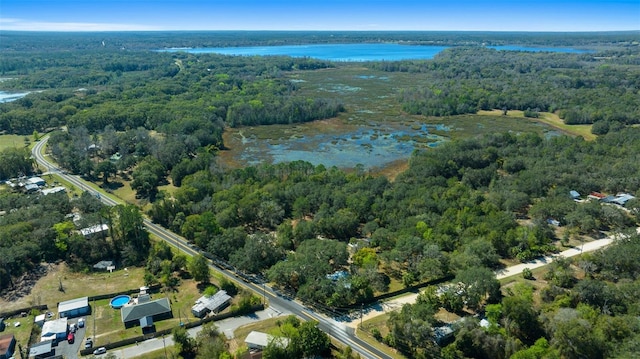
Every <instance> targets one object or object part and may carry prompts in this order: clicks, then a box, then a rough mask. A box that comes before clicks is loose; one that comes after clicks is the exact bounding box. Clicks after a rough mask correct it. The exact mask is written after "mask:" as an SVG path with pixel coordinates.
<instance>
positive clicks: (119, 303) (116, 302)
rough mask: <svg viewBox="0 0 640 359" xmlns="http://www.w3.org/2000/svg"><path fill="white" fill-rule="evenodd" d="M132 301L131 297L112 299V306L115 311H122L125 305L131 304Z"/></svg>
mask: <svg viewBox="0 0 640 359" xmlns="http://www.w3.org/2000/svg"><path fill="white" fill-rule="evenodd" d="M130 300H131V297H130V296H128V295H119V296H117V297H114V298H113V299H111V302H110V304H111V307H112V308H113V309H120V308H122V307H123V306H124V305H125V304H127V303H129V301H130Z"/></svg>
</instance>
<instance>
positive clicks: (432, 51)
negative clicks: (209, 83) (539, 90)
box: [158, 43, 591, 62]
mask: <svg viewBox="0 0 640 359" xmlns="http://www.w3.org/2000/svg"><path fill="white" fill-rule="evenodd" d="M447 48H449V47H448V46H420V45H402V44H395V43H375V44H320V45H316V44H313V45H284V46H249V47H205V48H168V49H162V50H158V51H162V52H180V51H182V52H189V53H193V54H211V53H214V54H221V55H236V56H275V55H279V56H291V57H310V58H315V59H320V60H327V61H338V62H364V61H399V60H418V59H423V60H426V59H432V58H433V57H434V56H436V55H437V54H438V53H440V52H442V51H443V50H445V49H447ZM489 48H492V49H496V50H504V51H528V52H543V51H544V52H564V53H586V52H591V51H590V50H581V49H573V48H566V47H526V46H511V45H509V46H489Z"/></svg>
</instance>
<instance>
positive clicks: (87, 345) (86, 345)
mask: <svg viewBox="0 0 640 359" xmlns="http://www.w3.org/2000/svg"><path fill="white" fill-rule="evenodd" d="M92 347H93V339H91V338H87V340H85V342H84V348H85V349H89V348H92Z"/></svg>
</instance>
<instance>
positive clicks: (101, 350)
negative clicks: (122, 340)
mask: <svg viewBox="0 0 640 359" xmlns="http://www.w3.org/2000/svg"><path fill="white" fill-rule="evenodd" d="M106 352H107V348H105V347H100V348H98V349H96V350H94V351H93V355H99V354H104V353H106Z"/></svg>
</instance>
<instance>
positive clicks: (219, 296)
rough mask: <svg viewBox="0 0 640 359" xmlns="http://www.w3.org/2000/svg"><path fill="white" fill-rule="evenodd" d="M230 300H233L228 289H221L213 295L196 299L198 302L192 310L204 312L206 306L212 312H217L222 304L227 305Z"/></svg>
mask: <svg viewBox="0 0 640 359" xmlns="http://www.w3.org/2000/svg"><path fill="white" fill-rule="evenodd" d="M229 300H231V297H230V296H229V295H228V294H227V291H225V290H220V291H218V292H216V294H214V295H212V296H211V297H207V296H202V297H200V298H199V299H198V300H196V304H195V305H194V306H193V307H192V308H191V310H192V311H196V312H202V311H203V310H205V308H206V309H209V310H210V311H212V312H215V311H216V310H218V309H219V308H220V307H221V306H223V305H225V304H226V303H227V302H228V301H229Z"/></svg>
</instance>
